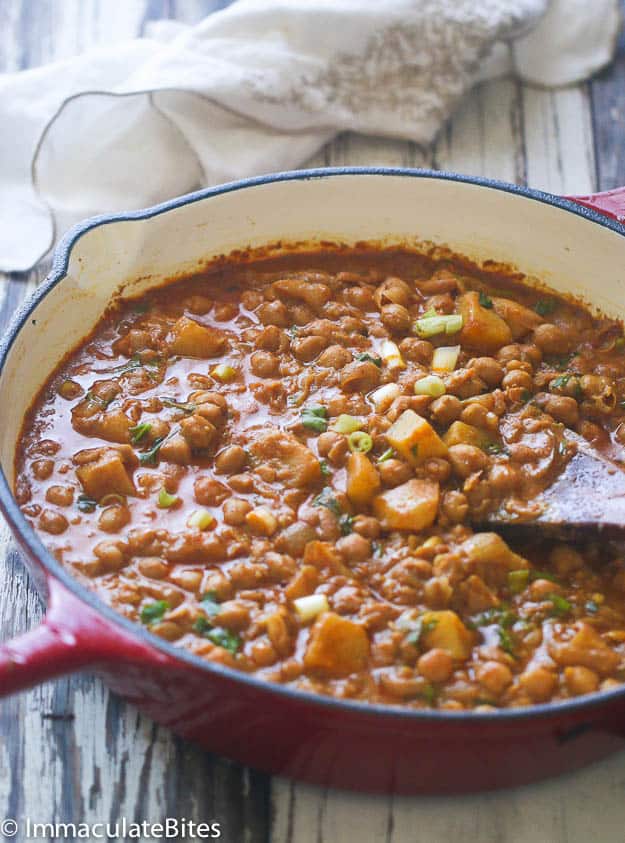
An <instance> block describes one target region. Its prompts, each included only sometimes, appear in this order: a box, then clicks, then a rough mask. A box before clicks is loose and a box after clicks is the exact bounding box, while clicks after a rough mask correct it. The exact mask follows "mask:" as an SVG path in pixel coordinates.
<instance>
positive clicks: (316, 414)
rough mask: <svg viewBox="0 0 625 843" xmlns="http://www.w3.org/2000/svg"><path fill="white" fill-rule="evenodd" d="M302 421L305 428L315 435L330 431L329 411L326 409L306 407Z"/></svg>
mask: <svg viewBox="0 0 625 843" xmlns="http://www.w3.org/2000/svg"><path fill="white" fill-rule="evenodd" d="M300 420H301V422H302V425H303V426H304V427H305V428H307V429H308V430H313V431H314V432H315V433H325V432H326V430H327V429H328V411H327V409H326V408H325V407H304V409H303V410H302V412H301V415H300Z"/></svg>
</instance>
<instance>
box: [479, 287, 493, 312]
mask: <svg viewBox="0 0 625 843" xmlns="http://www.w3.org/2000/svg"><path fill="white" fill-rule="evenodd" d="M478 301H479V303H480V306H481V307H485V308H487V309H488V310H491V308H492V306H493V300H492V299H491V298H490V296H487V295H486V293H483V292H482V291H481V290H480V295H479V297H478Z"/></svg>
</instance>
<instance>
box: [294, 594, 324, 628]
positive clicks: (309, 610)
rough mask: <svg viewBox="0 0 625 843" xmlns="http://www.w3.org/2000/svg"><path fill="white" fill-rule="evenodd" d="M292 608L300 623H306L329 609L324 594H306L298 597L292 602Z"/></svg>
mask: <svg viewBox="0 0 625 843" xmlns="http://www.w3.org/2000/svg"><path fill="white" fill-rule="evenodd" d="M293 606H294V607H295V611H296V612H297V615H298V617H299V619H300V621H302V623H308V621H312V620H314V619H315V618H316V617H317V616H318V615H320V614H322V613H323V612H327V611H329V609H330V605H329V603H328V598H327V597H326V596H325V594H307V595H306V596H305V597H298V598H297V599H296V600H294V601H293Z"/></svg>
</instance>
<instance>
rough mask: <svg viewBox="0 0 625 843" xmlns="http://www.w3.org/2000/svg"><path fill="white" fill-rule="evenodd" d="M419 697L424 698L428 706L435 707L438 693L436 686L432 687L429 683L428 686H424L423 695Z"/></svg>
mask: <svg viewBox="0 0 625 843" xmlns="http://www.w3.org/2000/svg"><path fill="white" fill-rule="evenodd" d="M419 696H421V697H423V699H424V700H425V701H426V703H428V705H434V703H435V702H436V697H437V691H436V688H435V687H434V685H430V683H429V682H428V683H427V684H426V685H424V686H423V688H422V689H421V693H420V694H419Z"/></svg>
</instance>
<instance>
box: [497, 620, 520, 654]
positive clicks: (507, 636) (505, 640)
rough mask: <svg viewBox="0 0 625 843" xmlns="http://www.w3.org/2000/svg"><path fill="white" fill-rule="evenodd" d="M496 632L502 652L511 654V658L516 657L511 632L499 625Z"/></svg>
mask: <svg viewBox="0 0 625 843" xmlns="http://www.w3.org/2000/svg"><path fill="white" fill-rule="evenodd" d="M497 634H498V636H499V646H500V647H501V649H502V650H503V651H504V653H507V654H508V655H509V656H512V658H513V659H516V653H515V646H514V638H513V637H512V635H511V633H510V632H509V631H508V630H507V629H506V628H505V627H503V626H500V627H498V629H497Z"/></svg>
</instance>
